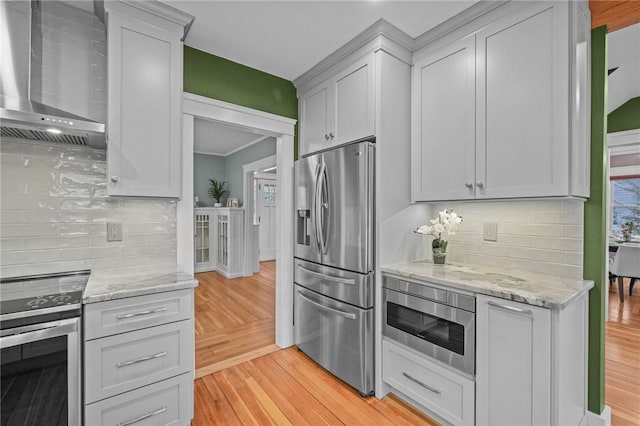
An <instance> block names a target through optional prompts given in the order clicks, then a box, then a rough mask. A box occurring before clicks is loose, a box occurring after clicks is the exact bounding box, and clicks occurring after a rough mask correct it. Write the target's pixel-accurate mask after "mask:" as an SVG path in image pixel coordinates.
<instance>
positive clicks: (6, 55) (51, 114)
mask: <svg viewBox="0 0 640 426" xmlns="http://www.w3.org/2000/svg"><path fill="white" fill-rule="evenodd" d="M40 19H41V18H40V3H39V1H37V0H34V1H31V2H30V3H29V2H22V1H15V2H14V1H0V51H2V52H3V58H2V64H1V65H0V67H1V69H0V129H1V136H2V137H3V138H5V137H10V138H18V139H29V140H33V141H45V142H55V143H65V144H72V145H79V146H88V147H91V148H99V149H104V148H106V134H105V125H104V123H98V122H96V121H93V120H89V119H87V118H84V117H80V116H78V115H75V114H71V113H68V112H66V111H62V110H60V109H58V108H54V107H51V106H48V105H44V104H42V103H39V102H36V101H35V100H33V99H31V93H30V92H31V90H30V86H31V84H30V81H31V67H32V64H31V56H32V55H31V52H32V49H34V47H35V46H34V44H36V43H42V34H41V25H40Z"/></svg>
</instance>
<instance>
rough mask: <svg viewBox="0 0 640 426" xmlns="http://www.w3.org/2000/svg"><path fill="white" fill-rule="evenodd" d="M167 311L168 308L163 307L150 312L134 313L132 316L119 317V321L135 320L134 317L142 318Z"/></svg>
mask: <svg viewBox="0 0 640 426" xmlns="http://www.w3.org/2000/svg"><path fill="white" fill-rule="evenodd" d="M166 310H167V308H165V307H162V308H158V309H150V310H148V311H140V312H134V313H132V314H125V315H118V319H127V318H133V317H140V316H143V315H151V314H157V313H158V312H164V311H166Z"/></svg>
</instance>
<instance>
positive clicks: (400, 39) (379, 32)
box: [293, 19, 413, 89]
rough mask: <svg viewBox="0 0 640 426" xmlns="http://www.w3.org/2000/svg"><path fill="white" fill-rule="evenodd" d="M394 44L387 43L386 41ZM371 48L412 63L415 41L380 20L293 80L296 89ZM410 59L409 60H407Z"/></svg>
mask: <svg viewBox="0 0 640 426" xmlns="http://www.w3.org/2000/svg"><path fill="white" fill-rule="evenodd" d="M385 39H386V40H389V41H391V42H392V43H385V41H386V40H385ZM372 43H373V44H374V45H372V46H369V48H374V49H375V48H377V47H379V48H381V49H382V50H385V51H387V52H388V53H390V54H391V55H393V56H396V57H398V58H399V59H401V60H404V61H405V62H407V63H410V60H411V50H412V49H413V39H412V38H411V37H410V36H409V35H408V34H406V33H405V32H404V31H402V30H401V29H399V28H398V27H396V26H394V25H392V24H391V23H389V22H388V21H385V20H384V19H379V20H378V21H376V22H374V23H373V24H372V25H371V26H369V27H368V28H367V29H365V30H364V31H363V32H361V33H360V34H358V35H357V36H356V37H355V38H354V39H352V40H351V41H349V42H348V43H347V44H345V45H344V46H342V47H340V48H339V49H338V50H336V51H335V52H333V53H332V54H330V55H329V56H327V57H326V58H324V59H323V60H322V61H320V62H318V64H316V65H315V66H314V67H313V68H311V69H310V70H309V71H306V72H305V73H303V74H302V75H300V76H299V77H298V78H296V79H294V80H293V85H294V86H295V87H296V89H300V88H301V87H302V86H305V85H307V84H308V83H309V82H310V81H311V80H313V79H314V78H315V77H316V76H318V75H319V74H321V73H323V72H325V71H327V70H328V69H329V68H331V67H333V66H335V65H336V64H338V63H339V62H340V61H342V60H344V59H346V58H348V57H350V56H351V55H353V54H354V53H356V52H358V51H359V50H361V49H362V48H363V47H365V46H368V45H371V44H372ZM407 58H409V59H407Z"/></svg>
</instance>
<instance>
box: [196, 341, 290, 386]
mask: <svg viewBox="0 0 640 426" xmlns="http://www.w3.org/2000/svg"><path fill="white" fill-rule="evenodd" d="M279 350H280V348H279V347H278V345H276V344H275V343H274V344H273V345H269V346H265V347H263V348H260V349H256V350H254V351H251V352H247V353H246V354H241V355H238V356H234V357H233V358H229V359H225V360H223V361H220V362H216V363H215V364H211V365H207V366H206V367H202V368H198V369H197V370H196V379H199V378H200V377H204V376H208V375H209V374H213V373H215V372H217V371H220V370H224V369H225V368H229V367H233V366H234V365H238V364H242V363H243V362H246V361H251V360H252V359H256V358H260V357H261V356H264V355H268V354H270V353H272V352H275V351H279Z"/></svg>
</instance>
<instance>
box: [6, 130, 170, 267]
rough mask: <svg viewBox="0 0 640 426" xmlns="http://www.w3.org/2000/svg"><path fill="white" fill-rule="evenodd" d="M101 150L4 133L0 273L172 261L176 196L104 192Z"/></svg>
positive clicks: (154, 263) (103, 158) (103, 165)
mask: <svg viewBox="0 0 640 426" xmlns="http://www.w3.org/2000/svg"><path fill="white" fill-rule="evenodd" d="M105 154H106V153H105V152H104V151H99V150H93V149H88V148H78V147H74V146H67V145H53V144H47V143H41V142H37V143H35V142H34V143H31V142H26V141H20V142H18V141H13V140H9V139H3V140H2V143H1V144H0V178H1V183H0V185H1V187H0V191H1V192H0V194H1V201H0V269H1V270H0V276H2V277H11V276H19V275H29V274H39V273H48V272H60V271H69V270H77V269H86V268H90V269H113V268H117V269H122V268H127V267H135V266H140V265H165V266H166V265H175V264H176V203H175V201H166V200H158V199H148V200H147V199H114V198H109V197H108V196H107V189H106V183H107V180H106V162H105ZM107 222H121V223H122V225H123V240H122V241H121V242H107V236H106V235H107V225H106V224H107Z"/></svg>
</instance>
